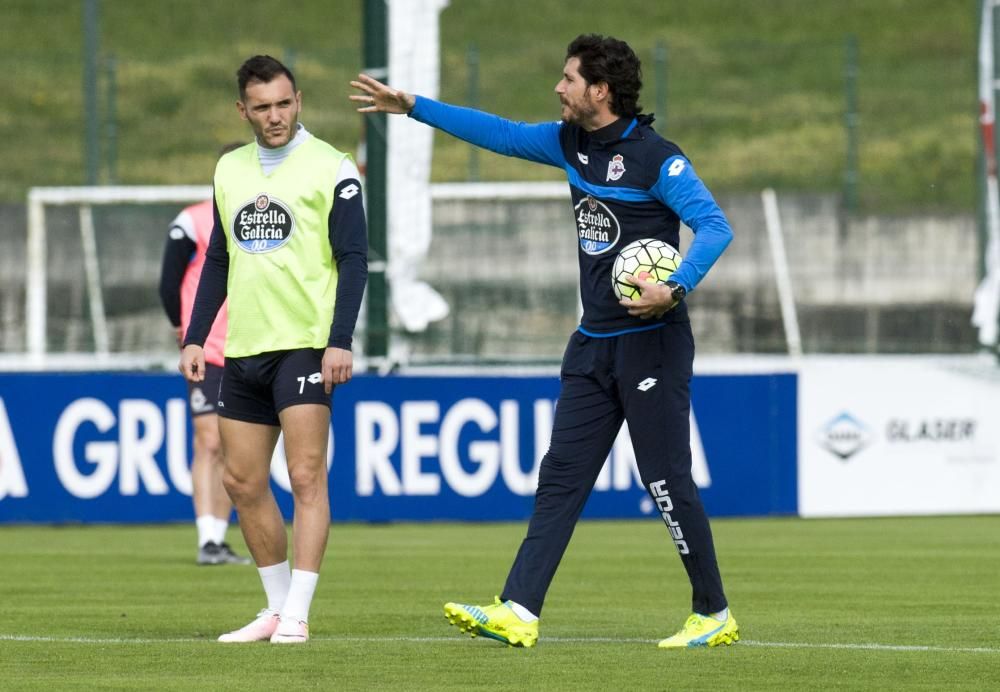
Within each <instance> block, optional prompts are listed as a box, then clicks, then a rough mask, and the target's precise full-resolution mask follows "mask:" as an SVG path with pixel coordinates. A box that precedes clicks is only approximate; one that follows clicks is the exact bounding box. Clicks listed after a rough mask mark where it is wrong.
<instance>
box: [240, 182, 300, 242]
mask: <svg viewBox="0 0 1000 692" xmlns="http://www.w3.org/2000/svg"><path fill="white" fill-rule="evenodd" d="M232 228H233V240H235V241H236V244H237V245H239V246H240V248H241V249H243V250H246V251H247V252H251V253H253V254H260V253H263V252H271V251H272V250H277V249H278V248H279V247H281V246H282V245H284V244H285V243H287V242H288V239H289V238H291V237H292V232H293V231H294V230H295V219H294V217H293V216H292V213H291V212H290V211H288V207H286V206H285V205H284V204H283V203H282V202H280V201H278V200H276V199H275V198H273V197H271V196H269V195H267V194H264V193H261V194H259V195H257V196H256V197H255V198H254V199H253V200H251V201H249V202H247V203H246V204H244V205H243V206H242V207H241V208H240V210H239V211H237V212H236V214H235V215H234V216H233V226H232Z"/></svg>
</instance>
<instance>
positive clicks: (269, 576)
mask: <svg viewBox="0 0 1000 692" xmlns="http://www.w3.org/2000/svg"><path fill="white" fill-rule="evenodd" d="M257 571H258V572H259V573H260V581H261V583H262V584H263V585H264V593H265V594H267V609H268V610H273V611H274V612H276V613H278V612H280V611H281V607H282V606H283V605H284V604H285V599H286V598H288V588H289V585H290V583H291V580H292V575H291V572H289V569H288V560H285V561H284V562H279V563H278V564H276V565H270V566H268V567H258V568H257Z"/></svg>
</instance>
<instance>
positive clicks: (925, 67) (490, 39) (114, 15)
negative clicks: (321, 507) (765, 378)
mask: <svg viewBox="0 0 1000 692" xmlns="http://www.w3.org/2000/svg"><path fill="white" fill-rule="evenodd" d="M362 4H363V3H362V0H338V1H337V2H329V0H301V1H300V2H298V3H296V5H295V11H275V8H274V4H273V3H271V2H265V1H264V0H244V1H243V2H240V3H238V4H233V3H227V2H204V1H203V0H171V2H169V3H156V2H152V1H151V0H134V1H126V0H104V1H103V2H101V3H100V8H101V9H100V13H101V30H100V33H101V35H100V50H101V55H102V57H103V56H114V58H115V60H116V74H117V89H116V96H117V99H116V104H115V106H114V109H115V112H116V118H115V120H116V122H117V130H116V135H117V146H116V148H115V152H116V162H117V178H116V181H117V182H119V183H123V184H159V183H200V182H207V180H208V178H209V177H210V175H211V171H212V167H213V163H214V160H215V158H214V157H215V152H216V151H217V149H218V147H219V146H221V145H222V144H224V143H226V142H228V141H230V140H232V139H236V138H245V137H247V136H248V131H247V128H246V127H245V125H244V124H243V123H242V122H241V121H240V120H239V119H238V117H237V115H236V110H235V107H234V101H235V93H234V92H235V87H234V84H233V81H234V80H233V73H234V72H235V70H236V68H237V66H238V65H239V63H240V62H241V61H242V60H243V59H244V58H246V57H248V56H249V55H251V54H253V53H255V52H268V53H271V54H273V55H275V56H278V57H280V58H282V59H287V60H288V61H289V62H290V64H294V68H295V71H296V74H297V76H298V80H299V83H300V86H301V87H302V89H303V92H304V101H303V107H304V111H303V122H305V123H306V124H307V125H308V127H309V128H310V129H311V130H312V131H313V132H315V133H316V134H317V135H319V136H321V137H323V138H325V139H327V140H328V141H330V142H331V143H333V144H334V145H336V146H338V147H340V148H342V149H345V150H348V151H352V152H353V151H354V150H355V148H356V147H357V145H358V141H359V137H360V133H361V127H362V118H361V117H360V116H359V115H358V114H357V113H355V112H354V110H353V108H352V106H351V104H350V102H349V101H348V100H347V93H348V90H349V89H348V86H347V81H348V79H349V78H350V77H352V76H353V75H354V74H356V73H357V72H358V71H359V70H360V69H362V67H363V65H362V64H361V8H362ZM0 6H2V8H3V17H4V22H3V23H2V26H0V37H2V38H3V40H2V41H0V61H2V62H3V64H4V65H5V66H9V68H10V70H11V79H9V80H8V81H9V86H8V91H7V96H6V98H4V99H3V100H0V136H2V137H3V140H4V143H5V154H6V156H5V166H4V168H3V170H2V171H0V201H13V202H21V201H23V200H24V194H25V191H26V190H27V188H28V187H29V186H31V185H71V184H82V182H83V181H84V179H85V168H84V165H83V151H84V117H83V89H82V78H83V73H82V54H83V38H82V30H81V7H82V6H83V3H82V2H81V1H80V0H45V2H39V1H38V0H3V1H2V2H0ZM976 26H977V12H976V2H975V1H974V0H892V1H891V2H890V1H888V0H881V1H879V2H870V1H867V0H814V1H812V2H805V0H768V2H758V3H752V2H746V1H745V0H701V1H700V2H649V0H616V2H613V3H612V2H607V1H606V0H577V1H576V2H574V3H573V4H572V5H568V4H567V3H566V2H564V0H510V1H509V2H497V1H495V0H452V2H451V3H450V4H449V6H448V8H447V9H446V10H445V11H444V12H443V13H442V15H441V93H442V96H443V98H445V99H448V100H452V101H455V102H459V103H463V104H470V98H471V97H470V68H469V61H468V57H467V56H468V55H469V51H470V48H471V47H475V49H476V50H477V51H478V56H479V57H478V61H479V62H478V64H479V72H478V80H477V81H478V98H477V99H476V100H475V102H474V104H473V105H478V106H479V107H481V108H484V109H487V110H492V111H495V112H498V113H501V114H503V115H505V116H507V117H510V118H513V119H520V120H528V121H534V120H553V119H555V118H557V117H558V103H557V101H556V98H555V96H554V94H553V93H552V89H553V87H554V85H555V83H556V81H557V80H558V78H559V75H560V73H561V70H562V61H563V55H564V51H565V48H566V45H567V43H568V42H569V41H570V40H571V39H572V38H573V37H574V36H576V34H578V33H581V32H590V31H596V32H602V33H607V34H612V35H615V36H618V37H620V38H624V39H626V40H628V41H629V43H630V44H631V45H632V46H633V47H634V48H635V49H636V51H637V53H638V54H639V57H640V58H641V59H642V60H643V64H644V70H645V85H646V86H645V88H644V92H643V94H644V96H643V99H642V103H643V104H644V105H645V108H646V111H647V112H650V111H655V112H657V113H658V115H659V116H660V124H661V125H663V124H665V125H666V130H665V134H667V136H669V137H670V138H671V139H674V140H675V141H677V142H678V143H679V144H680V145H681V146H682V147H683V149H684V150H685V152H686V153H687V154H688V155H689V156H690V157H691V159H692V161H694V163H695V165H696V166H698V169H699V172H700V174H701V176H702V177H703V178H704V179H705V181H706V182H707V183H708V184H709V186H710V187H711V189H712V190H713V191H717V192H733V191H750V192H754V193H757V192H759V191H760V189H761V188H762V187H765V186H768V185H770V186H773V187H775V188H777V189H778V190H779V191H781V190H806V191H814V190H821V191H836V190H839V189H840V188H841V186H842V183H843V179H844V169H845V160H846V151H847V140H846V134H845V127H844V123H845V111H846V95H845V70H846V64H847V63H846V57H845V55H846V54H845V51H846V48H845V46H846V45H847V37H848V35H854V36H856V37H857V41H858V63H857V64H858V77H857V88H858V94H857V103H858V113H859V121H858V128H859V129H858V135H859V161H860V189H861V192H862V202H863V203H864V205H865V207H866V208H867V209H869V210H872V211H906V212H914V211H916V210H920V209H927V208H932V209H946V210H962V211H968V210H970V209H971V208H972V206H973V200H974V198H975V191H976V186H975V177H974V173H975V164H976V152H977V147H978V140H977V118H978V108H977V97H976V36H977V34H976ZM657 45H662V46H664V47H665V50H666V68H665V70H664V71H662V72H661V73H657V68H656V64H657V63H656V59H655V57H654V56H655V55H656V47H657ZM103 69H104V68H103V67H102V70H103ZM103 74H104V73H103V72H102V75H103ZM103 78H104V77H103V76H102V79H103ZM658 90H659V91H660V93H661V97H658V96H657V92H658ZM100 108H101V110H102V112H105V113H106V112H108V111H109V110H110V106H109V105H108V103H107V98H106V93H104V92H103V91H102V94H101V99H100ZM664 110H665V112H664ZM105 144H107V140H106V141H105ZM105 153H106V155H110V153H111V151H110V150H109V151H106V152H105ZM468 168H469V147H468V145H466V144H464V143H462V142H459V141H457V140H455V139H452V138H450V137H446V136H440V137H436V138H435V152H434V170H433V176H434V178H435V179H436V180H439V181H454V180H465V179H466V176H467V172H468ZM479 174H480V177H481V178H482V179H483V180H531V179H552V180H561V179H562V175H561V173H560V172H559V171H558V170H555V169H551V168H549V167H546V166H537V165H530V164H526V163H524V162H521V161H515V160H512V159H507V158H503V157H499V156H495V155H492V154H485V153H484V154H482V155H481V156H480V158H479ZM106 179H107V178H106V177H103V176H102V180H106Z"/></svg>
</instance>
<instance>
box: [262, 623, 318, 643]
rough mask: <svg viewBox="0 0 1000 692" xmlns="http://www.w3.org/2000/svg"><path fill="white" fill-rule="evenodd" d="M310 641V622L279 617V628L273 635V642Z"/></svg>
mask: <svg viewBox="0 0 1000 692" xmlns="http://www.w3.org/2000/svg"><path fill="white" fill-rule="evenodd" d="M307 641H309V623H308V622H305V621H303V620H294V619H292V618H278V628H277V629H276V630H274V634H272V635H271V643H272V644H305V643H306V642H307Z"/></svg>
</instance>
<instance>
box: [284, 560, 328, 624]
mask: <svg viewBox="0 0 1000 692" xmlns="http://www.w3.org/2000/svg"><path fill="white" fill-rule="evenodd" d="M317 581H319V574H318V573H316V572H307V571H305V570H304V569H293V570H292V584H291V586H289V588H288V598H286V599H285V605H283V606H282V607H281V617H283V618H290V619H294V620H301V621H302V622H309V606H310V605H312V599H313V593H315V591H316V582H317Z"/></svg>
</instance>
